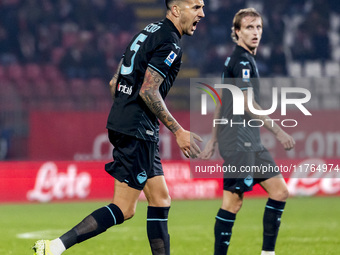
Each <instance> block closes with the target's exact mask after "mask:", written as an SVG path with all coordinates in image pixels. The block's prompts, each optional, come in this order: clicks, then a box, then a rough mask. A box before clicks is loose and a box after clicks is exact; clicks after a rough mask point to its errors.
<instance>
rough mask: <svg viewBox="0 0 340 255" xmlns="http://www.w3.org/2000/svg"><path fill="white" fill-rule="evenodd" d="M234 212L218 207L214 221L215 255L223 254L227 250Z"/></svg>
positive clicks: (234, 216)
mask: <svg viewBox="0 0 340 255" xmlns="http://www.w3.org/2000/svg"><path fill="white" fill-rule="evenodd" d="M235 218H236V214H234V213H231V212H228V211H226V210H223V209H220V210H219V211H218V213H217V216H216V223H215V253H214V254H215V255H225V254H227V252H228V248H229V243H230V238H231V230H232V228H233V225H234V222H235Z"/></svg>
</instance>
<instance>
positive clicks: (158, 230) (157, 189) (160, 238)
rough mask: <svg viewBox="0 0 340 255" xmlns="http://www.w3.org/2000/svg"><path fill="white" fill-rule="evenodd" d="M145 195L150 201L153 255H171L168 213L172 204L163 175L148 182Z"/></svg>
mask: <svg viewBox="0 0 340 255" xmlns="http://www.w3.org/2000/svg"><path fill="white" fill-rule="evenodd" d="M143 191H144V193H145V196H146V198H147V200H148V203H149V206H148V213H147V234H148V239H149V243H150V247H151V251H152V254H153V255H168V254H170V236H169V233H168V213H169V209H170V204H171V198H170V196H169V192H168V188H167V186H166V182H165V179H164V176H163V175H159V176H154V177H152V178H150V179H148V180H147V182H146V185H145V187H144V190H143Z"/></svg>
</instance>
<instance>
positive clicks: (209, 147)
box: [199, 139, 216, 159]
mask: <svg viewBox="0 0 340 255" xmlns="http://www.w3.org/2000/svg"><path fill="white" fill-rule="evenodd" d="M215 147H216V140H214V139H210V140H209V141H208V143H207V144H206V146H205V148H204V150H203V151H202V152H201V153H200V155H199V158H201V159H210V158H211V157H212V156H213V155H214V153H215Z"/></svg>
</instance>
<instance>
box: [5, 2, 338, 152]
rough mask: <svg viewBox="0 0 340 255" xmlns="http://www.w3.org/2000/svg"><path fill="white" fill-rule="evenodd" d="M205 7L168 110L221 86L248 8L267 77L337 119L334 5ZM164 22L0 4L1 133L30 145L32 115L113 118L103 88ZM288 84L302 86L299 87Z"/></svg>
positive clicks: (146, 12)
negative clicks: (255, 15)
mask: <svg viewBox="0 0 340 255" xmlns="http://www.w3.org/2000/svg"><path fill="white" fill-rule="evenodd" d="M205 4H206V8H205V13H206V18H205V19H204V20H203V21H202V22H200V24H199V26H198V30H197V31H196V33H195V36H193V37H183V40H182V41H183V48H184V49H185V50H184V56H183V68H182V70H181V72H180V74H179V77H178V80H177V81H176V86H174V88H173V89H172V91H171V93H170V95H169V97H168V98H167V103H168V105H169V108H170V109H171V110H187V109H188V107H189V103H188V101H189V100H188V96H189V91H188V84H189V83H190V81H189V78H191V77H212V76H214V77H217V76H218V77H219V76H220V74H221V71H222V68H223V63H224V61H225V58H226V57H227V56H228V55H229V54H230V53H231V51H232V49H233V47H234V43H233V42H232V41H231V39H230V36H229V34H230V26H231V23H232V17H233V15H234V14H235V12H236V11H237V10H238V9H240V8H245V7H250V6H252V7H255V8H257V9H258V10H259V11H260V12H261V13H262V14H263V17H264V34H263V39H262V43H261V46H260V48H259V51H258V56H257V61H258V66H259V69H260V70H259V71H260V73H261V74H262V76H263V77H278V79H279V82H278V84H284V86H295V87H298V86H299V87H305V88H307V89H310V91H311V93H312V95H313V98H314V100H313V102H311V104H312V105H311V106H310V107H312V108H313V109H320V108H321V109H323V108H324V109H339V102H340V85H339V78H340V3H339V1H338V0H301V1H295V0H284V1H280V2H278V1H275V3H273V1H271V0H234V1H225V0H206V1H205ZM164 14H165V7H164V1H163V0H59V1H53V0H3V1H1V2H0V91H1V94H0V131H1V132H2V131H4V130H11V132H10V133H11V134H14V135H16V136H21V137H23V139H26V138H27V137H26V136H27V133H28V129H29V127H28V124H27V118H28V114H29V111H30V110H37V109H38V110H42V111H52V110H53V111H83V110H84V111H108V110H109V109H110V105H111V99H110V95H109V92H108V86H107V84H108V81H109V80H110V78H111V75H112V73H113V71H114V70H115V69H116V66H117V64H118V62H119V59H120V57H121V55H122V53H123V51H124V49H125V47H126V45H127V44H128V42H129V41H130V39H131V38H132V36H133V35H134V34H135V33H136V32H137V31H138V30H140V29H142V28H144V27H145V26H146V25H147V24H148V23H150V22H152V21H155V20H159V19H162V18H163V17H164ZM289 77H291V78H300V77H305V80H304V82H302V83H299V84H295V83H294V81H293V80H292V79H289ZM298 80H299V81H301V80H302V79H298ZM263 86H264V87H266V86H267V87H268V89H262V93H263V95H262V96H263V97H264V98H270V96H271V95H270V93H269V92H270V91H271V90H269V88H270V87H269V86H271V85H270V84H266V83H265V82H264V84H263ZM268 100H269V99H268ZM1 132H0V134H1ZM7 133H8V132H7ZM0 138H1V137H0ZM23 150H24V149H23ZM19 154H20V153H19Z"/></svg>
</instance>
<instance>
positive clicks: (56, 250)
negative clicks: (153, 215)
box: [50, 180, 141, 255]
mask: <svg viewBox="0 0 340 255" xmlns="http://www.w3.org/2000/svg"><path fill="white" fill-rule="evenodd" d="M140 192H141V191H140V190H137V189H134V188H131V187H129V186H128V185H127V184H126V183H122V182H119V181H117V180H115V187H114V197H113V200H112V202H111V203H110V204H109V205H107V206H104V207H102V208H99V209H97V210H96V211H94V212H92V213H91V214H90V215H88V216H87V217H85V218H84V219H83V220H82V221H81V222H80V223H79V224H77V225H76V226H75V227H73V228H72V229H71V230H70V231H68V232H66V233H65V234H63V235H62V236H61V237H60V238H57V239H55V240H52V241H51V242H50V250H51V253H52V254H51V255H60V254H62V252H63V251H65V250H66V249H69V248H70V247H72V246H73V245H75V244H77V243H81V242H83V241H85V240H87V239H89V238H92V237H94V236H97V235H99V234H101V233H103V232H105V231H106V230H107V229H108V228H110V227H112V226H114V225H118V224H121V223H123V221H124V220H127V219H130V218H131V217H132V216H133V215H134V213H135V210H136V205H137V200H138V197H139V194H140Z"/></svg>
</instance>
